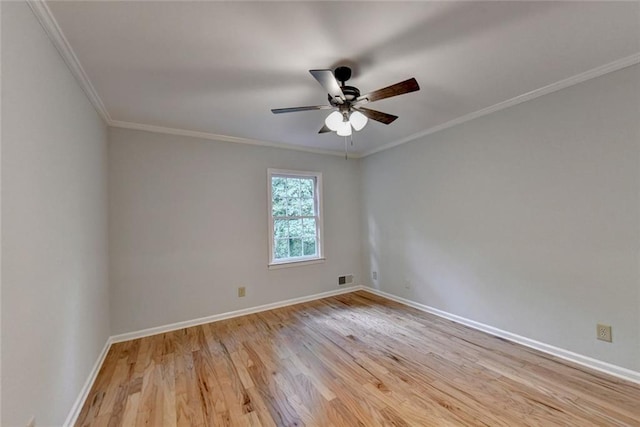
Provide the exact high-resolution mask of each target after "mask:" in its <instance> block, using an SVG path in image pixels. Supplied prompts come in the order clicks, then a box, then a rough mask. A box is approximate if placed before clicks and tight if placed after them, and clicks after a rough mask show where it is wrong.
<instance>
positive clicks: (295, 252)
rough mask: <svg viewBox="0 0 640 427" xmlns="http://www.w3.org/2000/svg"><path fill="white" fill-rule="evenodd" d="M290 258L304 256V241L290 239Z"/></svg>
mask: <svg viewBox="0 0 640 427" xmlns="http://www.w3.org/2000/svg"><path fill="white" fill-rule="evenodd" d="M289 256H290V257H296V256H302V239H289Z"/></svg>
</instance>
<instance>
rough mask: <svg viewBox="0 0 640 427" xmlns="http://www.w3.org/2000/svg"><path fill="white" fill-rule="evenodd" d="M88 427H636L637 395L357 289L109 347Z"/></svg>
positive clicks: (87, 410) (83, 417)
mask: <svg viewBox="0 0 640 427" xmlns="http://www.w3.org/2000/svg"><path fill="white" fill-rule="evenodd" d="M77 425H80V426H85V425H92V426H120V425H122V426H137V425H150V426H174V425H180V426H213V425H216V426H217V425H221V426H222V425H234V426H236V425H237V426H245V425H247V426H250V425H254V426H274V425H277V426H302V425H306V426H323V427H324V426H367V427H369V426H378V425H393V426H407V425H409V426H451V425H456V426H457V425H470V426H484V425H487V426H519V425H541V426H555V425H562V426H591V425H597V426H619V425H632V426H640V386H637V385H634V384H632V383H628V382H624V381H621V380H617V379H615V378H613V377H609V376H606V375H603V374H600V373H597V372H592V371H588V370H586V369H583V368H580V367H577V366H574V365H571V364H569V363H566V362H563V361H561V360H559V359H555V358H553V357H551V356H548V355H545V354H543V353H539V352H537V351H534V350H530V349H528V348H525V347H522V346H519V345H517V344H513V343H510V342H508V341H505V340H502V339H499V338H496V337H492V336H490V335H487V334H484V333H482V332H478V331H475V330H472V329H469V328H467V327H465V326H461V325H458V324H456V323H452V322H449V321H447V320H444V319H440V318H438V317H435V316H431V315H428V314H425V313H423V312H420V311H417V310H414V309H412V308H408V307H405V306H402V305H400V304H397V303H395V302H391V301H388V300H386V299H382V298H379V297H377V296H373V295H372V294H369V293H366V292H363V291H358V292H355V293H351V294H345V295H341V296H336V297H332V298H327V299H324V300H319V301H314V302H310V303H305V304H300V305H296V306H292V307H286V308H280V309H277V310H272V311H268V312H263V313H258V314H252V315H248V316H244V317H239V318H235V319H230V320H226V321H221V322H216V323H210V324H207V325H203V326H196V327H192V328H188V329H182V330H179V331H175V332H170V333H166V334H160V335H156V336H153V337H148V338H142V339H138V340H134V341H129V342H125V343H119V344H115V345H113V347H112V348H111V350H110V351H109V354H108V355H107V358H106V360H105V362H104V365H103V366H102V369H101V371H100V374H99V375H98V378H97V380H96V382H95V384H94V386H93V389H92V390H91V392H90V394H89V397H88V399H87V402H86V404H85V406H84V408H83V409H82V413H81V414H80V417H79V420H78V423H77Z"/></svg>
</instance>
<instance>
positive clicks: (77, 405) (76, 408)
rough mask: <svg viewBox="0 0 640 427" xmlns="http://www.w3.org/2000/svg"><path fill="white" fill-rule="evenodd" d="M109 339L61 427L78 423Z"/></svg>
mask: <svg viewBox="0 0 640 427" xmlns="http://www.w3.org/2000/svg"><path fill="white" fill-rule="evenodd" d="M111 338H112V337H109V338H107V342H106V343H105V344H104V347H103V348H102V351H101V352H100V355H99V356H98V359H97V360H96V363H95V364H94V365H93V368H92V369H91V372H90V373H89V377H88V378H87V381H85V383H84V385H83V386H82V389H80V394H79V395H78V398H77V399H76V401H75V402H74V403H73V406H72V407H71V411H69V415H68V416H67V419H66V420H65V421H64V424H63V426H65V427H72V426H73V425H74V424H75V423H76V421H78V416H79V415H80V411H81V410H82V407H83V406H84V403H85V401H86V400H87V397H88V396H89V392H90V391H91V387H93V383H94V382H95V381H96V378H97V377H98V373H99V372H100V368H102V364H103V363H104V359H105V358H106V357H107V354H108V353H109V349H110V348H111V344H112V342H113V341H112V339H111Z"/></svg>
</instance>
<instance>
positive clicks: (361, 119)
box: [349, 111, 369, 131]
mask: <svg viewBox="0 0 640 427" xmlns="http://www.w3.org/2000/svg"><path fill="white" fill-rule="evenodd" d="M349 121H350V122H351V126H353V128H354V129H355V130H357V131H358V130H362V128H364V127H365V126H366V124H367V122H368V121H369V119H368V118H367V116H365V115H364V114H362V113H361V112H360V111H354V112H353V113H351V116H350V117H349Z"/></svg>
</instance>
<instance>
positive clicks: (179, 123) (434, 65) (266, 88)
mask: <svg viewBox="0 0 640 427" xmlns="http://www.w3.org/2000/svg"><path fill="white" fill-rule="evenodd" d="M47 5H48V6H49V8H50V10H51V12H52V14H53V16H54V17H55V20H56V21H57V22H58V25H59V27H60V29H61V30H62V33H63V34H64V35H65V36H66V39H67V40H68V43H69V45H70V46H71V48H72V50H73V52H74V53H75V55H76V57H77V59H78V60H79V63H80V64H81V67H82V68H83V69H84V72H85V73H86V75H87V76H88V79H89V80H90V82H91V84H92V85H93V87H94V88H95V91H96V92H97V94H98V95H99V98H100V99H101V100H102V103H103V104H104V106H105V108H106V110H107V112H108V116H110V119H111V120H113V121H114V122H115V123H116V124H117V122H129V123H137V124H143V125H155V126H162V127H167V128H176V129H183V130H190V131H197V132H205V133H210V134H217V135H225V136H230V137H237V138H246V139H251V140H259V141H265V142H272V143H284V144H291V145H296V146H302V147H310V148H319V149H328V150H340V149H341V148H342V146H343V142H344V141H343V140H342V139H341V138H340V137H338V136H336V134H335V133H331V134H323V135H318V134H317V131H318V130H319V129H320V127H321V126H322V124H323V120H324V118H325V117H326V115H327V114H328V111H326V110H321V111H309V112H299V113H291V114H282V115H274V114H272V113H271V112H270V109H271V108H282V107H295V106H304V105H316V104H326V103H327V96H326V94H325V92H324V90H323V89H322V88H321V87H320V85H319V84H318V83H317V82H316V81H315V80H314V79H313V77H312V76H311V75H310V74H309V72H308V70H309V69H317V68H334V67H335V66H336V65H340V64H344V63H346V64H348V65H351V66H352V67H353V68H354V74H355V75H354V76H353V78H352V79H351V80H350V81H349V84H351V85H354V86H357V87H358V88H360V90H361V91H362V93H365V92H369V91H371V90H374V89H378V88H381V87H384V86H387V85H390V84H393V83H396V82H399V81H402V80H405V79H407V78H409V77H415V78H416V79H417V80H418V82H419V84H420V86H421V90H420V91H419V92H416V93H411V94H406V95H402V96H399V97H396V98H392V99H387V100H382V101H379V102H376V103H373V104H370V105H369V107H370V108H374V109H378V110H381V111H384V112H388V113H391V114H395V115H398V116H400V118H399V119H398V120H396V121H395V122H394V123H392V124H391V125H389V126H385V125H382V124H379V123H376V122H370V123H369V124H368V125H367V127H366V128H365V129H364V130H363V131H361V132H358V133H356V134H355V135H354V143H355V150H356V151H359V152H360V153H363V152H364V153H366V152H370V151H372V150H375V149H376V148H378V147H382V146H384V145H388V144H390V143H391V144H392V143H394V142H396V141H399V140H405V139H407V138H409V137H411V136H412V135H415V134H419V133H421V132H422V133H424V132H425V131H426V130H428V129H430V128H433V127H434V126H438V125H441V124H443V123H446V122H449V121H451V120H455V119H457V118H459V117H461V116H465V115H467V114H469V113H473V112H475V111H478V110H481V109H484V108H487V107H490V106H492V105H495V104H497V103H500V102H503V101H506V100H509V99H511V98H514V97H517V96H519V95H522V94H525V93H528V92H531V91H534V90H536V89H539V88H542V87H545V86H547V85H550V84H553V83H555V82H558V81H560V80H563V79H567V78H570V77H572V76H575V75H577V74H580V73H584V72H586V71H589V70H592V69H594V68H596V67H600V66H603V65H605V64H609V63H611V62H614V61H618V60H621V59H623V58H626V57H629V56H630V55H637V54H638V52H640V3H639V2H411V3H405V2H398V1H394V2H371V3H364V2H297V3H292V2H266V1H262V2H151V1H110V2H48V3H47Z"/></svg>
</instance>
